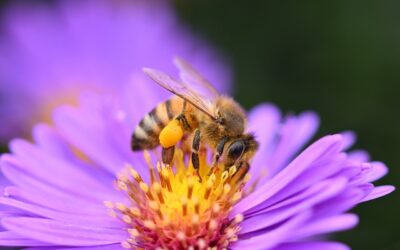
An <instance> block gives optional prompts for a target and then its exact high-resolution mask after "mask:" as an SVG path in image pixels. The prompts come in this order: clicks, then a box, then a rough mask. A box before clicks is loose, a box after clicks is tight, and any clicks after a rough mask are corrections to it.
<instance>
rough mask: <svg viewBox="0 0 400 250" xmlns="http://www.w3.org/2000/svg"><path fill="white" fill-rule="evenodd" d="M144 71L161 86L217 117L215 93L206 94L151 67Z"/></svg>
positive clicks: (214, 117)
mask: <svg viewBox="0 0 400 250" xmlns="http://www.w3.org/2000/svg"><path fill="white" fill-rule="evenodd" d="M143 71H144V73H146V75H148V76H149V77H150V78H151V79H153V80H154V81H155V82H156V83H158V84H159V85H160V86H161V87H163V88H165V89H167V90H168V91H170V92H171V93H173V94H175V95H177V96H179V97H181V98H183V99H185V100H186V101H188V102H190V103H191V104H192V105H194V106H195V107H196V108H198V109H199V110H201V111H203V112H204V113H205V114H207V115H208V116H210V117H211V118H213V119H216V115H215V113H214V112H215V111H214V100H215V96H214V95H213V96H205V95H204V94H202V93H199V92H197V91H196V90H194V89H193V88H191V87H189V86H188V85H187V84H185V83H183V82H181V81H178V80H176V79H174V78H173V77H171V76H169V75H167V74H165V73H163V72H161V71H158V70H155V69H150V68H143Z"/></svg>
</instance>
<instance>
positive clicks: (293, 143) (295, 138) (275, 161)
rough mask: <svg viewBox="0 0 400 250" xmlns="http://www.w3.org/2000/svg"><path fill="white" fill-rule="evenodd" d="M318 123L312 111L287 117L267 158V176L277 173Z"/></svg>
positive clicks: (312, 132)
mask: <svg viewBox="0 0 400 250" xmlns="http://www.w3.org/2000/svg"><path fill="white" fill-rule="evenodd" d="M318 125H319V118H318V116H317V115H316V114H314V113H312V112H305V113H302V114H300V115H299V116H298V117H294V116H293V117H289V118H288V119H287V121H285V122H284V124H283V127H282V128H281V130H280V134H279V136H280V138H279V139H278V144H277V145H276V148H275V150H274V153H273V154H271V158H270V159H268V161H267V163H266V165H267V166H268V169H267V176H268V177H269V178H270V177H272V176H274V175H275V174H276V173H278V172H279V171H280V170H281V169H282V168H283V167H284V166H285V165H286V164H287V163H288V162H289V161H290V160H291V159H292V157H293V156H294V154H295V153H297V152H298V151H299V150H300V149H301V148H302V147H304V145H305V143H306V142H307V141H308V140H309V139H310V138H311V137H312V136H313V135H314V133H315V132H316V130H317V128H318Z"/></svg>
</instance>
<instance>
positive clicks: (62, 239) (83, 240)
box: [1, 217, 128, 246]
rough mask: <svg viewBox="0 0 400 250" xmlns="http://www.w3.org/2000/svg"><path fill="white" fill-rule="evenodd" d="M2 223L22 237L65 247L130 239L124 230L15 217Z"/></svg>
mask: <svg viewBox="0 0 400 250" xmlns="http://www.w3.org/2000/svg"><path fill="white" fill-rule="evenodd" d="M1 222H2V224H3V226H4V227H5V228H7V229H8V230H11V231H13V232H15V233H17V234H19V235H21V236H26V237H28V238H31V239H35V240H40V241H44V242H49V243H53V244H58V245H65V246H94V245H107V244H113V243H119V242H122V241H124V240H125V239H127V238H128V235H127V232H125V231H123V230H122V229H120V230H117V229H106V228H99V227H92V226H90V225H86V226H77V225H73V224H70V223H64V222H56V221H53V220H48V219H39V218H27V217H13V218H3V219H2V220H1Z"/></svg>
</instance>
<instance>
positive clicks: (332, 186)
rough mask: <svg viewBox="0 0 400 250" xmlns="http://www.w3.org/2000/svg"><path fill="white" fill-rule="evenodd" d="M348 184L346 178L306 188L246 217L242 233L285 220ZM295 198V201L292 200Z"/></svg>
mask: <svg viewBox="0 0 400 250" xmlns="http://www.w3.org/2000/svg"><path fill="white" fill-rule="evenodd" d="M345 185H346V180H345V179H337V180H327V181H325V182H321V183H320V184H319V185H316V186H314V187H311V188H310V189H309V190H306V191H305V192H304V194H298V195H297V196H294V197H292V198H290V199H288V200H286V201H284V202H282V204H279V206H277V208H274V207H271V208H270V209H268V210H266V211H263V212H259V214H257V215H255V216H251V217H250V218H246V219H245V220H244V221H243V222H242V223H241V227H242V230H241V231H240V234H245V233H248V232H252V231H257V230H260V229H263V228H266V227H268V226H271V225H273V224H275V223H278V222H280V221H283V220H285V219H287V218H289V217H291V216H294V215H295V214H298V213H300V212H301V211H304V210H307V209H310V208H312V207H313V206H314V205H315V204H317V203H319V202H322V201H324V200H326V199H329V198H331V197H332V196H334V195H336V194H337V193H338V192H340V191H341V190H343V188H344V187H345ZM291 200H294V201H291Z"/></svg>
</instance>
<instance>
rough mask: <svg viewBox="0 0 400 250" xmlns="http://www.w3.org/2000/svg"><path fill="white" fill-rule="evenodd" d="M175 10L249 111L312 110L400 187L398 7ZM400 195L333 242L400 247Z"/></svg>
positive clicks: (384, 0) (221, 5) (249, 4)
mask: <svg viewBox="0 0 400 250" xmlns="http://www.w3.org/2000/svg"><path fill="white" fill-rule="evenodd" d="M1 3H4V1H1V0H0V4H1ZM174 4H175V6H176V9H177V11H178V14H179V16H180V18H181V20H182V22H184V23H186V24H187V25H188V26H189V27H191V28H192V29H193V30H195V31H197V32H198V33H200V34H201V35H202V36H204V37H205V38H206V39H207V40H209V41H210V42H212V43H213V44H214V45H215V46H217V47H218V48H219V49H220V50H221V51H222V52H223V53H224V54H225V56H226V57H227V58H228V59H229V60H230V61H231V63H232V65H233V67H234V72H235V86H236V88H235V97H236V98H237V99H238V100H239V101H240V102H241V103H242V104H243V105H244V106H245V107H246V108H251V107H253V106H254V105H256V104H258V103H260V102H265V101H267V102H273V103H275V104H277V105H278V106H279V107H280V108H281V109H282V110H283V111H284V112H301V111H304V110H314V111H316V112H318V113H319V115H320V117H321V129H320V130H319V134H318V135H317V137H318V136H322V135H324V134H329V133H335V132H339V131H343V130H348V129H351V130H354V131H356V133H357V134H358V142H357V144H356V146H355V147H357V148H363V149H366V150H368V151H369V152H370V153H371V155H372V158H373V159H379V160H382V161H384V162H385V163H386V164H387V165H388V166H389V167H390V174H389V175H388V176H386V177H384V178H383V179H382V180H380V181H379V182H378V184H394V185H397V184H398V183H400V153H399V150H400V110H399V109H400V100H399V99H400V98H399V95H400V72H399V71H400V69H399V67H400V46H399V45H400V14H399V12H400V1H398V0H381V1H376V0H375V1H373V0H366V1H361V0H354V1H346V0H337V1H318V0H305V1H294V0H293V1H228V0H201V1H200V0H198V1H188V0H175V1H174ZM2 150H5V148H3V149H2ZM399 198H400V195H399V192H395V193H393V194H391V195H389V196H388V197H385V198H381V199H379V200H376V201H374V202H371V203H366V204H362V205H361V206H359V207H358V208H357V209H355V211H354V212H356V213H357V214H359V215H360V217H361V222H360V225H359V226H358V227H357V228H356V229H353V230H351V231H349V232H344V233H339V234H337V235H335V236H334V238H335V239H337V240H340V241H343V242H346V243H347V244H349V245H350V246H351V247H352V248H353V249H355V250H359V249H367V250H368V249H374V250H380V249H382V250H392V249H400V233H399V232H400V230H399V229H400V226H399V225H400V219H399V218H400V216H399V214H398V213H397V212H398V211H400V202H399Z"/></svg>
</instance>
